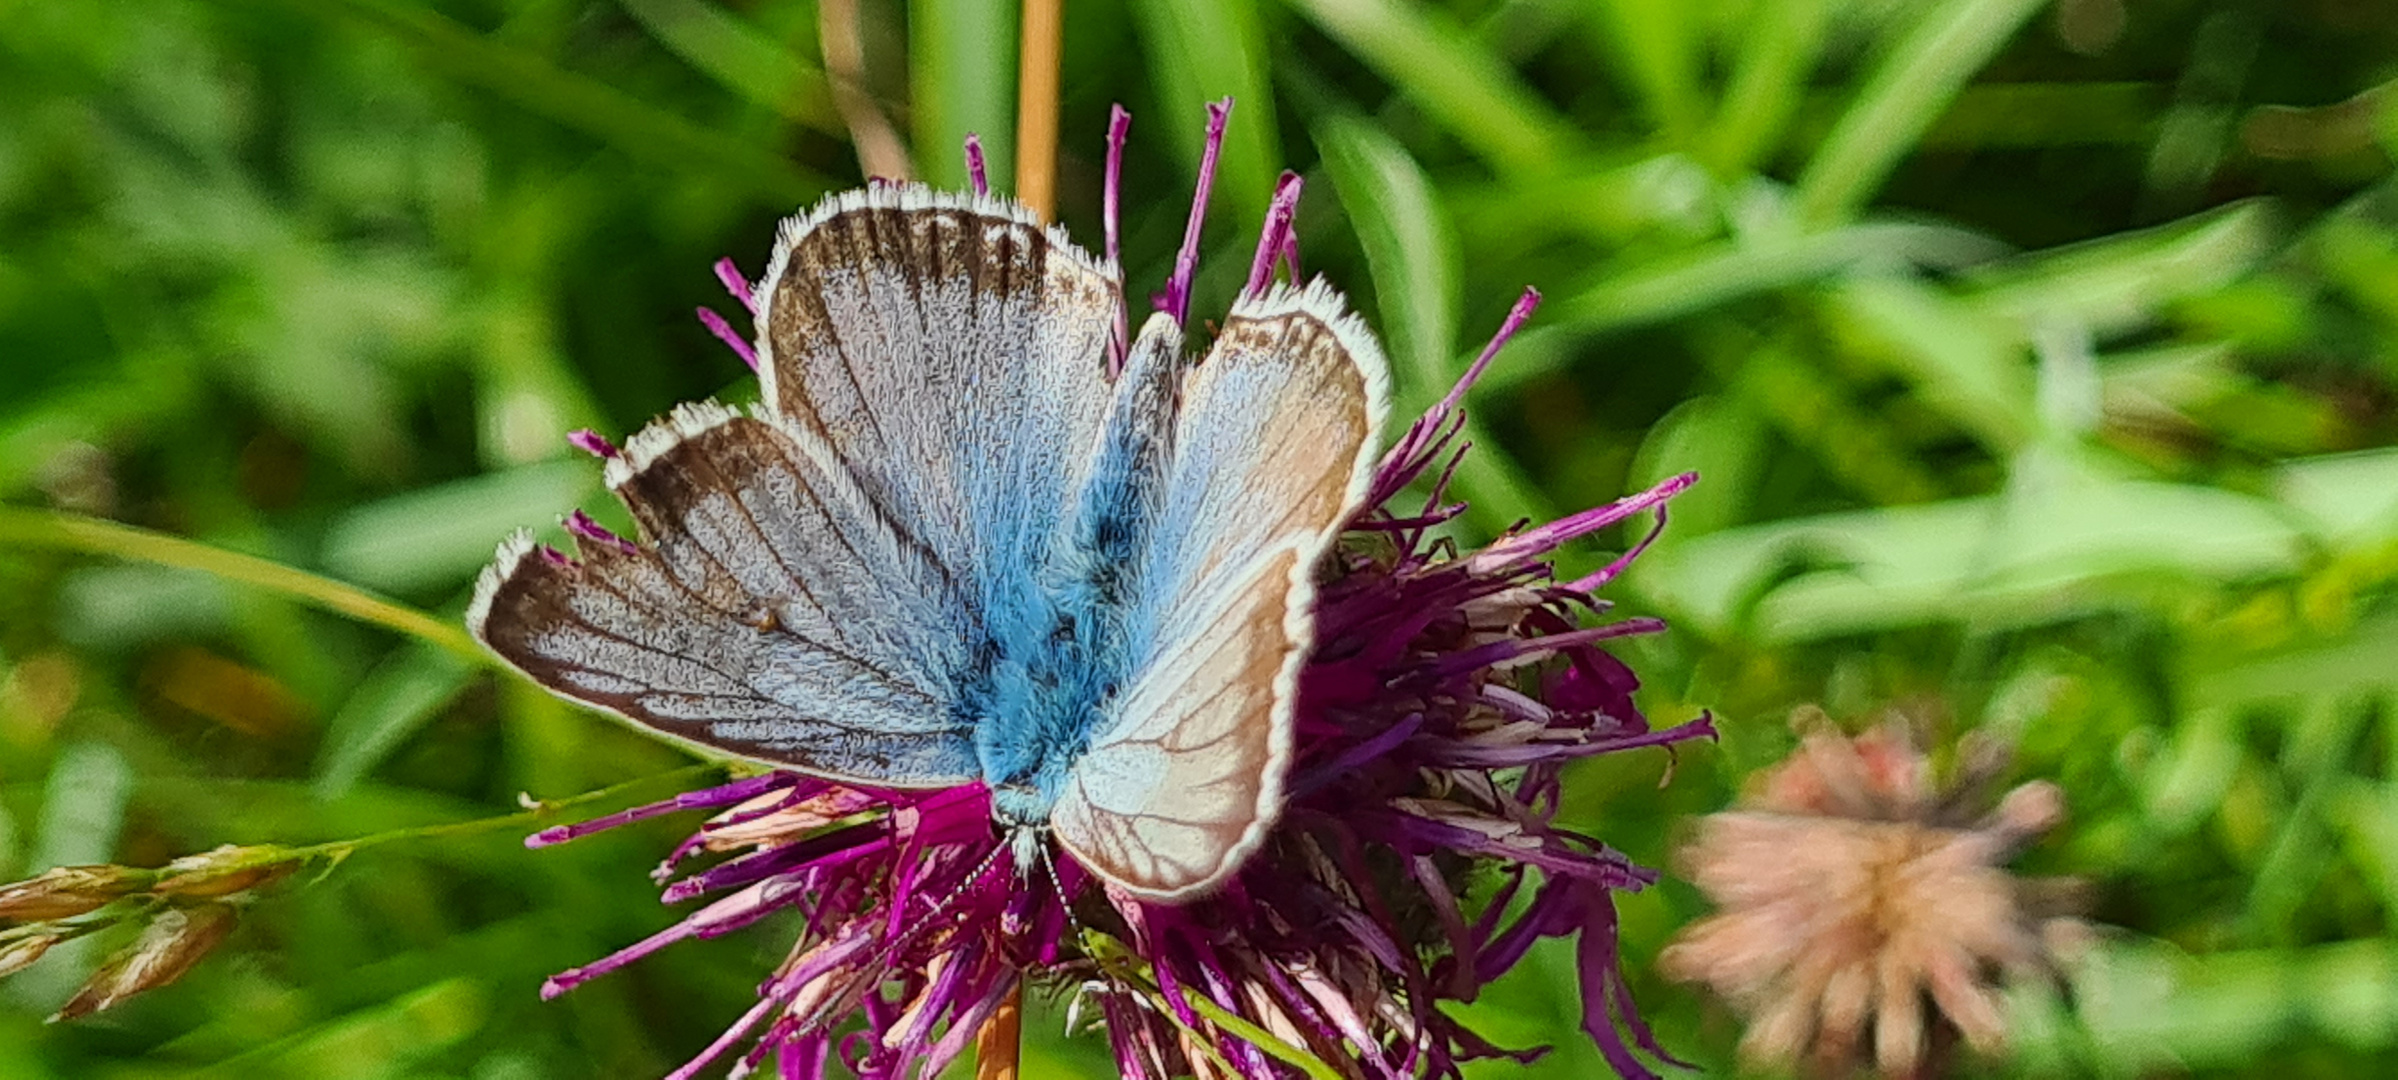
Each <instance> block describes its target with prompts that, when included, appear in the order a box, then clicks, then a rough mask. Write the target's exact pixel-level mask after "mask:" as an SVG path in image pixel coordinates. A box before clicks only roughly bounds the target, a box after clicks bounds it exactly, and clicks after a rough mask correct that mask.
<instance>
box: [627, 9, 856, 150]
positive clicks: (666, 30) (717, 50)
mask: <svg viewBox="0 0 2398 1080" xmlns="http://www.w3.org/2000/svg"><path fill="white" fill-rule="evenodd" d="M619 2H620V3H622V4H623V5H624V9H625V11H627V12H629V13H631V15H632V16H633V18H634V19H635V20H636V21H638V22H640V23H641V26H642V28H643V29H645V30H648V31H649V32H650V34H651V35H652V36H654V37H656V38H657V39H658V41H659V43H661V44H663V45H665V46H666V47H667V48H668V49H670V50H673V52H674V54H675V55H676V56H680V57H682V58H683V59H684V61H686V62H688V63H689V64H690V65H691V66H692V67H695V68H698V69H699V70H700V71H701V72H703V73H705V74H706V75H707V76H708V77H709V78H711V79H714V80H716V81H717V82H719V83H721V84H723V85H724V87H725V88H726V89H729V90H731V91H733V92H734V93H736V94H740V95H741V96H742V97H745V98H748V99H749V100H751V101H753V102H756V103H758V104H760V105H764V106H766V107H767V108H769V109H773V110H774V111H775V112H777V113H780V114H782V115H783V116H784V117H786V118H788V119H790V120H792V121H794V122H797V123H801V124H805V125H807V126H808V127H810V128H813V129H815V130H817V131H820V132H823V133H824V134H827V135H833V136H837V137H840V138H847V137H848V135H849V131H848V128H847V127H846V126H845V125H844V124H843V123H842V122H841V113H840V111H839V110H838V109H835V108H834V107H833V94H832V87H831V86H830V85H828V84H827V83H826V82H825V77H824V71H823V70H822V69H820V68H818V67H816V66H815V65H813V64H810V63H808V62H806V61H804V60H802V59H800V56H799V54H798V53H797V52H795V51H794V50H792V49H791V48H790V47H789V46H787V45H783V44H781V43H778V42H776V41H775V40H774V39H773V38H770V37H768V36H766V35H765V34H764V33H762V32H760V31H759V30H758V29H757V28H756V27H754V26H751V25H750V24H749V23H748V22H747V21H745V20H743V19H742V18H741V17H740V16H737V15H734V14H733V13H731V12H729V11H726V10H725V9H723V8H721V7H718V6H716V5H715V4H711V3H708V2H707V0H619Z"/></svg>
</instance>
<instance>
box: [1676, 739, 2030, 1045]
mask: <svg viewBox="0 0 2398 1080" xmlns="http://www.w3.org/2000/svg"><path fill="white" fill-rule="evenodd" d="M1792 723H1793V725H1794V726H1795V727H1797V728H1798V729H1799V731H1800V732H1801V735H1802V740H1801V743H1800V746H1799V748H1798V750H1797V751H1796V752H1794V753H1792V755H1791V756H1790V757H1789V758H1788V759H1787V760H1785V761H1783V762H1782V763H1781V764H1779V765H1776V766H1774V767H1773V768H1771V769H1768V770H1766V771H1765V772H1764V773H1762V774H1760V775H1759V776H1758V777H1757V778H1756V782H1755V784H1754V786H1753V788H1752V790H1751V791H1750V792H1749V793H1748V795H1747V796H1746V797H1744V798H1743V799H1742V801H1741V804H1740V806H1739V807H1737V808H1735V809H1733V810H1730V811H1726V812H1724V813H1719V814H1711V815H1709V816H1707V817H1705V818H1703V819H1701V820H1700V822H1699V826H1698V830H1697V833H1696V835H1695V836H1694V837H1693V838H1692V839H1691V841H1690V842H1689V843H1688V844H1687V845H1685V846H1684V847H1683V849H1682V850H1681V852H1680V853H1679V858H1680V861H1681V863H1682V872H1683V874H1684V876H1685V877H1687V878H1688V879H1689V880H1690V881H1691V882H1692V883H1694V884H1696V885H1697V886H1698V887H1699V888H1700V889H1701V890H1702V891H1704V892H1705V893H1706V894H1707V896H1708V898H1709V899H1710V900H1712V901H1714V903H1715V905H1716V907H1717V908H1718V909H1719V911H1718V913H1717V914H1715V915H1713V916H1710V917H1708V918H1706V919H1702V920H1700V921H1699V922H1697V923H1694V924H1693V925H1691V926H1690V927H1689V928H1687V929H1686V930H1684V931H1683V933H1682V935H1681V936H1680V937H1679V938H1678V939H1677V940H1676V941H1675V943H1674V944H1673V945H1671V946H1669V947H1668V948H1667V949H1666V950H1665V953H1664V954H1663V955H1662V956H1661V957H1659V965H1660V967H1661V968H1662V970H1663V971H1664V972H1665V973H1666V975H1667V976H1668V977H1669V978H1674V979H1677V980H1681V981H1685V982H1699V983H1704V984H1706V985H1707V986H1708V987H1709V988H1710V989H1712V990H1713V991H1714V992H1715V993H1717V994H1719V995H1721V996H1722V997H1724V998H1725V999H1726V1000H1728V1001H1729V1002H1731V1003H1732V1004H1733V1006H1734V1007H1736V1008H1738V1009H1739V1010H1741V1011H1742V1012H1744V1013H1746V1014H1747V1016H1748V1021H1749V1027H1748V1035H1747V1037H1746V1038H1744V1039H1743V1040H1742V1042H1741V1053H1742V1056H1743V1057H1745V1058H1747V1059H1749V1060H1750V1061H1751V1062H1754V1063H1757V1064H1782V1065H1796V1066H1803V1067H1808V1068H1810V1069H1812V1070H1814V1071H1818V1072H1821V1073H1826V1074H1834V1075H1837V1074H1845V1073H1851V1072H1856V1071H1861V1070H1864V1069H1866V1068H1867V1067H1869V1066H1870V1068H1871V1069H1873V1070H1875V1071H1878V1072H1879V1073H1881V1074H1882V1075H1885V1076H1893V1077H1900V1076H1925V1075H1931V1074H1933V1073H1935V1072H1936V1071H1938V1065H1939V1063H1940V1061H1941V1060H1942V1053H1941V1052H1942V1050H1944V1049H1945V1048H1946V1047H1948V1046H1950V1045H1953V1044H1954V1042H1955V1041H1956V1037H1958V1036H1962V1037H1963V1039H1964V1041H1965V1042H1966V1043H1967V1044H1969V1045H1971V1046H1972V1047H1974V1048H1975V1049H1977V1050H1982V1051H1989V1050H1993V1049H1996V1048H1997V1047H1999V1046H2001V1045H2002V1044H2003V1043H2004V1041H2005V1036H2006V1022H2005V1014H2004V1012H2003V1009H2002V1003H2001V1000H2000V996H1999V982H2000V980H2001V978H2002V977H2013V976H2021V975H2026V974H2034V973H2045V972H2052V971H2053V970H2054V969H2055V950H2056V949H2057V948H2058V947H2061V946H2062V944H2063V943H2064V942H2066V941H2069V940H2071V939H2072V938H2073V936H2074V934H2075V932H2076V931H2077V929H2078V924H2076V923H2074V922H2073V921H2072V920H2070V919H2066V918H2061V917H2059V913H2060V909H2062V908H2065V907H2069V906H2071V905H2070V897H2071V894H2072V893H2073V891H2074V890H2073V888H2072V886H2071V884H2070V883H2067V882H2061V881H2056V880H2037V879H2019V878H2017V877H2015V876H2014V875H2012V874H2010V873H2008V872H2007V870H2006V867H2005V864H2006V862H2007V861H2008V860H2009V859H2010V858H2012V857H2013V856H2014V855H2015V853H2016V852H2018V851H2020V850H2021V849H2022V848H2023V847H2024V846H2025V845H2026V844H2028V843H2029V842H2030V841H2032V840H2034V839H2036V838H2038V837H2039V836H2040V835H2042V834H2044V833H2046V832H2048V831H2049V830H2050V829H2053V828H2055V827H2056V826H2057V825H2058V824H2059V823H2061V822H2062V821H2063V820H2064V818H2065V800H2064V793H2063V792H2062V791H2061V790H2060V789H2058V787H2057V786H2056V785H2055V784H2051V783H2048V782H2046V781H2033V782H2031V783H2027V784H2024V785H2022V786H2020V787H2017V788H2015V789H2014V790H2012V791H2009V792H2008V793H2007V794H2006V796H2005V797H2004V798H2002V799H2000V800H1998V805H1997V808H1996V809H1995V810H1992V811H1989V812H1988V813H1983V812H1982V808H1983V807H1985V806H1987V805H1988V793H1989V791H1990V785H1991V781H1992V780H1994V779H1995V777H1996V775H1997V774H1998V772H1999V770H2000V768H2001V767H2002V765H2003V764H2004V755H2003V754H2002V753H2000V752H1999V751H1997V749H1996V748H1995V747H1994V746H1993V745H1992V744H1989V743H1984V742H1970V741H1969V742H1968V744H1967V745H1966V746H1965V747H1964V748H1963V749H1962V750H1961V752H1960V754H1959V757H1960V759H1961V761H1960V764H1959V767H1958V768H1957V769H1956V770H1955V772H1956V775H1955V776H1954V777H1952V778H1951V779H1950V780H1949V781H1948V782H1947V783H1945V784H1943V783H1939V782H1937V781H1936V779H1935V777H1934V773H1933V769H1932V765H1931V762H1930V760H1929V759H1928V758H1927V757H1926V756H1925V755H1924V754H1923V752H1922V751H1921V750H1919V749H1917V748H1916V747H1915V745H1914V743H1913V740H1912V739H1911V738H1910V737H1909V735H1908V732H1907V728H1906V727H1905V725H1904V724H1903V723H1901V722H1898V721H1895V720H1893V721H1889V722H1885V723H1883V724H1882V725H1880V726H1878V727H1876V728H1875V729H1873V730H1871V731H1868V732H1866V733H1865V734H1863V735H1860V736H1857V737H1855V738H1851V737H1848V736H1846V735H1843V734H1841V733H1839V732H1838V731H1837V730H1835V729H1833V728H1832V726H1831V725H1830V724H1829V722H1827V721H1826V720H1825V719H1824V717H1823V714H1822V713H1821V712H1819V711H1816V710H1813V709H1804V710H1801V711H1800V712H1799V714H1798V715H1796V716H1794V717H1793V718H1792ZM1869 1033H1870V1041H1871V1046H1870V1050H1869V1049H1868V1046H1867V1041H1868V1036H1869Z"/></svg>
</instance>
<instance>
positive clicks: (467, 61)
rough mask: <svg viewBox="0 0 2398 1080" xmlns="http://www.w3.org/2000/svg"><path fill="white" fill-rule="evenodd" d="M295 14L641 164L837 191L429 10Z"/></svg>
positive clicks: (358, 8)
mask: <svg viewBox="0 0 2398 1080" xmlns="http://www.w3.org/2000/svg"><path fill="white" fill-rule="evenodd" d="M296 6H298V7H299V8H300V9H301V10H304V11H310V12H315V13H320V14H325V15H331V16H335V17H347V18H349V19H351V20H354V21H356V22H359V23H363V24H365V25H368V26H372V27H374V28H376V29H379V30H382V31H384V32H385V33H387V34H389V35H391V36H392V37H393V38H394V39H396V40H398V41H399V42H401V43H402V44H405V45H407V46H408V47H410V48H412V49H414V50H415V51H416V52H417V54H418V55H419V56H420V57H421V58H422V59H423V60H424V62H425V63H426V64H427V65H428V66H431V67H433V68H435V69H436V70H439V71H442V72H444V73H446V74H448V75H449V76H450V77H452V78H455V79H457V80H459V81H460V82H465V83H470V84H473V85H476V86H481V87H483V88H485V89H488V90H491V91H493V92H496V93H498V94H500V95H501V96H503V97H506V98H508V99H509V100H512V101H514V102H516V103H517V104H518V105H521V106H523V107H524V108H525V109H527V110H529V111H531V112H534V113H538V114H540V115H542V116H546V117H549V118H550V119H552V120H555V121H557V122H559V123H562V124H565V125H567V126H568V127H572V128H576V129H578V130H581V131H584V132H586V133H588V134H591V135H593V136H596V137H597V138H599V139H601V140H602V141H604V142H606V143H608V144H609V145H610V146H614V147H616V148H617V149H619V150H622V151H624V152H625V153H627V154H631V155H632V156H634V157H637V158H641V159H644V160H647V161H651V162H654V163H657V164H660V165H665V166H668V167H670V168H673V169H676V170H678V171H684V172H693V173H705V174H713V175H719V176H723V177H727V178H731V179H734V180H737V181H738V182H740V183H742V184H745V185H747V186H748V187H750V188H751V189H753V190H754V191H756V192H757V193H758V194H760V195H763V196H767V197H770V198H774V199H776V200H779V201H783V202H797V201H802V200H806V199H811V198H814V197H816V196H818V195H821V194H823V193H824V192H825V191H826V190H827V189H828V188H829V187H830V186H831V185H830V184H829V183H828V182H827V181H826V180H825V179H824V178H822V177H819V176H817V175H815V174H814V173H811V172H808V171H806V170H804V169H801V168H799V167H798V166H796V165H793V164H791V163H790V162H788V161H785V160H783V159H782V158H780V157H777V156H775V155H774V154H771V153H767V152H765V151H762V150H759V149H758V148H757V147H756V146H753V145H751V144H750V143H748V142H744V141H741V140H738V139H733V138H730V137H728V136H724V135H719V134H717V133H715V132H713V131H709V130H708V129H706V128H704V127H701V126H699V125H698V124H696V123H693V122H692V121H690V120H686V119H684V118H682V117H680V116H677V115H675V114H673V113H670V112H667V111H666V110H664V109H660V108H658V107H656V106H654V105H651V104H649V103H648V102H645V101H642V100H641V99H639V98H636V97H634V96H632V95H631V94H627V93H625V92H624V91H622V90H618V89H616V88H615V87H613V86H610V85H608V84H606V83H604V82H601V81H599V80H597V79H593V78H590V77H588V76H584V75H579V74H576V73H574V72H571V71H568V70H566V69H564V68H561V67H558V66H557V65H555V64H553V63H551V62H550V61H549V60H548V59H547V58H544V57H541V56H537V55H534V54H532V53H528V52H524V51H522V50H519V49H516V48H513V47H510V46H508V45H505V44H502V43H500V42H497V41H493V40H491V39H489V38H486V37H484V36H483V35H481V34H477V33H475V32H474V31H472V30H469V29H467V28H466V27H464V26H462V25H459V24H458V23H457V22H454V21H452V20H451V19H449V18H448V17H447V16H444V15H442V14H440V13H439V12H435V11H433V10H431V9H428V8H422V7H417V6H415V5H412V4H401V3H394V2H391V0H331V2H330V3H327V4H323V5H317V4H299V5H296Z"/></svg>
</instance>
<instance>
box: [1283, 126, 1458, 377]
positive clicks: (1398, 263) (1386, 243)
mask: <svg viewBox="0 0 2398 1080" xmlns="http://www.w3.org/2000/svg"><path fill="white" fill-rule="evenodd" d="M1315 137H1316V149H1317V152H1318V153H1321V154H1322V155H1323V158H1324V170H1325V171H1326V172H1328V173H1330V174H1331V176H1332V186H1333V189H1334V191H1336V192H1337V193H1338V194H1339V195H1340V200H1341V208H1342V210H1343V211H1344V212H1345V213H1346V214H1347V216H1348V218H1349V224H1350V227H1351V228H1353V229H1355V230H1356V232H1357V242H1358V245H1359V246H1360V247H1362V248H1364V249H1365V255H1366V268H1367V270H1368V271H1369V272H1370V273H1371V274H1372V275H1373V279H1374V302H1375V306H1376V307H1377V308H1378V309H1379V314H1380V315H1381V319H1380V326H1381V330H1382V337H1383V340H1384V342H1385V343H1386V344H1387V347H1388V348H1389V350H1390V355H1391V359H1392V360H1393V361H1395V364H1396V366H1397V368H1398V369H1399V374H1400V384H1399V391H1400V400H1401V402H1402V403H1403V404H1402V406H1401V408H1400V410H1399V412H1400V414H1401V415H1407V414H1411V413H1415V412H1420V411H1421V410H1423V409H1424V408H1427V407H1429V406H1430V405H1431V404H1432V403H1433V402H1434V401H1436V400H1438V399H1439V397H1440V396H1441V395H1442V394H1444V393H1447V392H1448V389H1449V383H1450V381H1451V380H1453V379H1455V378H1456V377H1457V374H1458V371H1459V369H1458V368H1457V367H1456V365H1455V364H1454V362H1453V361H1454V360H1455V358H1456V347H1457V245H1456V242H1455V240H1454V238H1453V237H1452V235H1451V233H1450V230H1449V225H1448V219H1447V217H1446V216H1445V215H1444V214H1443V213H1442V212H1441V207H1440V204H1439V202H1438V201H1437V199H1436V198H1435V197H1434V194H1433V190H1432V182H1431V181H1430V180H1428V179H1426V178H1425V176H1424V170H1423V169H1422V168H1421V167H1419V166H1417V165H1416V163H1415V159H1414V158H1411V157H1409V156H1408V155H1407V150H1406V149H1405V148H1404V147H1401V146H1400V145H1399V143H1398V141H1397V140H1395V139H1393V138H1391V137H1390V136H1389V135H1387V134H1384V133H1383V132H1382V131H1381V130H1380V129H1379V128H1376V127H1374V126H1373V125H1371V124H1369V123H1366V122H1365V121H1363V120H1359V119H1356V118H1354V117H1347V116H1334V117H1332V118H1330V119H1328V120H1326V121H1324V122H1323V123H1321V124H1318V125H1317V126H1316V131H1315Z"/></svg>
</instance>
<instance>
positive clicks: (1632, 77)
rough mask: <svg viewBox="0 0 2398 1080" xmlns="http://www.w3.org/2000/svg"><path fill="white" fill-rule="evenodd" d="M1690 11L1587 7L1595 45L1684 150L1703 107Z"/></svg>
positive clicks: (1630, 0) (1617, 4)
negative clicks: (1591, 22)
mask: <svg viewBox="0 0 2398 1080" xmlns="http://www.w3.org/2000/svg"><path fill="white" fill-rule="evenodd" d="M1769 6H1770V5H1769ZM1797 6H1800V7H1808V6H1812V5H1810V4H1799V5H1797ZM1695 17H1696V16H1695V12H1694V11H1693V9H1692V5H1689V4H1687V3H1683V2H1681V0H1600V2H1599V3H1597V4H1596V5H1594V6H1593V7H1592V9H1591V18H1592V20H1593V21H1594V22H1596V23H1597V24H1598V25H1597V26H1596V27H1594V29H1595V30H1596V31H1597V32H1598V36H1599V39H1600V41H1599V45H1600V48H1601V50H1602V51H1603V52H1605V53H1609V54H1612V55H1613V57H1614V58H1615V66H1616V67H1617V68H1619V69H1620V71H1619V74H1618V76H1617V77H1618V78H1619V79H1620V80H1621V81H1623V82H1624V83H1626V84H1627V85H1626V89H1628V90H1630V91H1631V92H1632V93H1633V94H1634V95H1636V96H1638V97H1639V98H1640V102H1641V105H1642V107H1643V108H1644V109H1646V110H1647V112H1648V114H1649V121H1650V123H1652V124H1655V125H1656V127H1657V130H1658V131H1659V133H1661V134H1662V135H1663V136H1664V137H1665V141H1666V142H1667V143H1668V144H1669V145H1672V146H1674V147H1676V148H1678V149H1685V150H1687V149H1690V148H1691V147H1692V146H1693V144H1695V143H1696V142H1697V136H1698V131H1699V122H1700V119H1701V117H1702V116H1703V115H1704V114H1705V113H1706V111H1707V104H1706V101H1705V100H1704V97H1703V91H1702V89H1701V85H1700V72H1701V70H1702V69H1703V68H1704V66H1705V62H1706V61H1705V58H1704V57H1703V56H1702V55H1700V51H1699V35H1698V28H1697V27H1695V26H1693V25H1692V22H1693V20H1694V18H1695Z"/></svg>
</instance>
